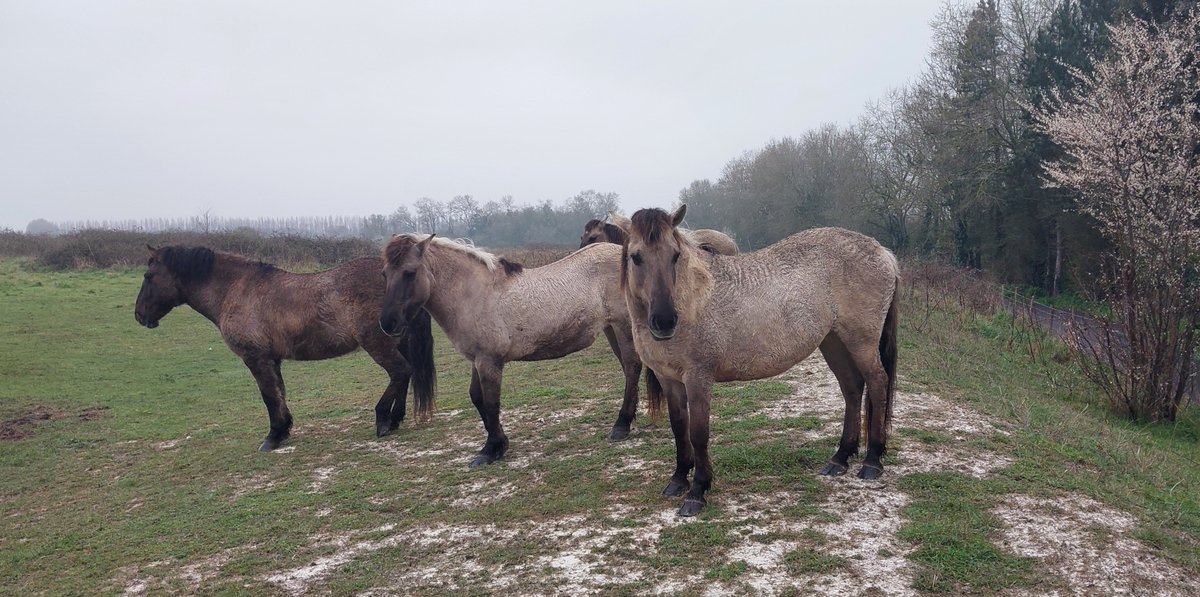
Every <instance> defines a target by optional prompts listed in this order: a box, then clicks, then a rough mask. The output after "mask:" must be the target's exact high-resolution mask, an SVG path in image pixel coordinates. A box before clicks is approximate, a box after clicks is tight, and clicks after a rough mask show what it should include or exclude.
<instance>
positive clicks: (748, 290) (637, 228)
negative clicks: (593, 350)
mask: <svg viewBox="0 0 1200 597" xmlns="http://www.w3.org/2000/svg"><path fill="white" fill-rule="evenodd" d="M684 213H685V206H680V208H679V209H678V210H677V211H676V212H675V213H674V214H668V213H666V212H664V211H662V210H660V209H643V210H641V211H638V212H637V213H635V214H634V215H633V218H632V220H631V222H630V226H629V229H628V231H627V232H628V234H629V238H628V240H627V241H626V244H625V248H624V252H623V254H622V258H621V259H622V261H621V280H622V285H623V288H624V290H625V299H626V302H627V303H628V306H629V314H630V317H631V318H632V320H633V332H634V342H635V344H636V345H637V350H638V354H639V355H641V358H642V361H643V362H644V363H645V364H646V365H647V366H649V367H650V368H652V369H653V370H654V372H655V373H656V374H657V375H658V377H659V379H660V380H661V381H662V384H663V391H664V394H665V395H666V398H667V407H668V412H669V414H670V419H671V430H672V431H673V432H674V435H675V454H676V456H675V473H674V474H673V475H672V476H671V481H670V482H669V483H668V484H667V486H666V488H665V489H664V490H663V495H665V496H678V495H681V494H682V493H683V492H684V491H685V490H686V491H687V497H686V498H685V499H684V501H683V504H682V506H681V507H680V508H679V515H680V516H693V515H695V514H697V513H698V512H700V510H701V509H702V508H703V507H704V504H705V498H704V494H705V492H707V491H708V489H709V487H710V486H711V484H712V463H711V461H710V459H709V455H708V435H709V403H710V401H711V400H712V384H713V382H720V381H745V380H753V379H762V378H765V377H771V376H773V375H778V374H780V373H783V372H784V371H786V370H788V368H790V367H792V366H793V365H795V364H796V363H798V362H800V361H802V360H804V359H805V358H806V357H808V355H810V354H811V353H812V352H813V351H814V350H817V349H820V351H821V354H822V356H824V357H825V362H826V363H828V364H829V368H830V369H832V370H833V373H834V376H836V377H837V380H838V385H839V386H840V387H841V390H842V395H843V397H844V398H845V401H846V410H845V416H844V418H843V421H842V437H841V442H840V443H839V445H838V449H837V452H836V453H834V455H833V458H831V459H830V461H829V463H828V464H826V465H825V467H824V469H823V470H822V471H821V472H822V474H825V475H840V474H843V473H845V472H846V470H847V469H848V468H849V461H848V460H849V458H850V456H851V455H853V454H855V453H857V451H858V447H859V441H860V431H861V428H860V411H861V410H862V408H861V407H862V402H863V392H864V384H865V390H866V393H867V396H868V399H867V401H866V413H865V415H864V416H863V418H865V420H866V427H867V437H866V440H867V454H866V457H865V458H864V459H863V463H862V468H861V469H859V471H858V476H859V477H860V478H863V479H875V478H877V477H879V475H881V474H882V473H883V464H882V462H881V458H882V457H883V455H884V452H885V451H886V449H887V435H888V429H889V427H890V425H891V418H892V402H893V397H894V394H895V383H896V322H897V302H898V300H899V295H898V284H899V280H900V270H899V266H898V265H897V263H896V258H895V256H893V255H892V253H891V252H890V251H888V250H887V249H885V248H883V247H882V246H880V245H879V243H878V242H876V241H875V240H874V239H871V238H869V237H866V236H863V235H861V234H858V233H856V232H851V231H849V230H843V229H840V228H818V229H814V230H807V231H804V232H800V233H798V234H794V235H792V236H789V237H787V238H785V239H783V240H781V241H779V242H777V243H775V244H773V245H770V246H768V247H766V248H764V249H761V250H759V251H755V252H753V253H744V254H741V255H738V256H735V257H726V256H723V255H714V254H711V253H708V252H705V251H702V250H700V249H699V248H698V247H697V246H696V244H695V243H694V241H692V240H691V239H689V238H688V237H687V236H686V235H684V234H681V233H680V231H679V228H678V227H679V223H680V222H681V221H682V220H683V215H684ZM693 468H695V476H694V478H693V479H692V481H691V484H690V487H689V483H688V474H689V473H690V472H691V470H692V469H693Z"/></svg>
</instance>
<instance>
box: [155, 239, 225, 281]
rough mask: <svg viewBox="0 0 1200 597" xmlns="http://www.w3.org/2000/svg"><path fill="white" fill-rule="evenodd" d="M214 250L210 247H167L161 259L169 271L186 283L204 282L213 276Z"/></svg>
mask: <svg viewBox="0 0 1200 597" xmlns="http://www.w3.org/2000/svg"><path fill="white" fill-rule="evenodd" d="M213 257H214V254H213V250H212V249H210V248H208V247H181V246H172V247H165V248H163V250H162V253H161V255H160V258H161V259H162V262H163V265H165V266H166V268H167V271H169V272H171V273H172V274H173V275H174V276H175V277H177V278H179V279H180V280H183V281H184V282H203V281H204V280H207V279H208V277H209V276H211V275H212V269H213Z"/></svg>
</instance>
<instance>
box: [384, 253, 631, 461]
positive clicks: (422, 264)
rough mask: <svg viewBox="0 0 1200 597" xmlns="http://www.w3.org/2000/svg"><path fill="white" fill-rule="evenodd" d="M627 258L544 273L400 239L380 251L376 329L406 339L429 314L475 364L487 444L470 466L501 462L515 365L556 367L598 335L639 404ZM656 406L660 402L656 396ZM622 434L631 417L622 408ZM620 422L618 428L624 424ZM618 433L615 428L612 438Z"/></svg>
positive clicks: (573, 263) (612, 256) (575, 261)
mask: <svg viewBox="0 0 1200 597" xmlns="http://www.w3.org/2000/svg"><path fill="white" fill-rule="evenodd" d="M620 257H621V249H620V247H617V246H614V245H610V244H603V243H602V244H597V245H593V246H590V247H585V248H583V249H580V250H578V251H575V252H574V253H571V254H570V255H567V256H566V257H564V258H562V259H560V260H558V261H555V262H554V263H551V264H549V265H543V266H542V267H537V268H532V269H524V268H522V267H521V266H520V265H518V264H515V263H512V262H510V261H508V260H506V259H503V258H501V257H498V256H496V255H492V254H491V253H485V252H483V251H480V250H478V249H475V248H473V247H469V246H466V245H463V244H460V243H457V242H454V241H450V240H446V239H442V238H435V237H433V236H425V235H416V234H401V235H398V236H395V237H393V238H392V240H391V241H390V242H388V245H387V247H385V248H384V259H385V262H386V269H384V276H385V277H386V279H387V293H386V294H385V298H384V303H383V309H382V311H381V312H380V314H379V326H380V327H381V328H383V330H384V331H385V332H388V333H403V330H404V329H405V328H406V327H407V326H408V325H411V324H410V323H409V322H411V321H412V318H413V317H414V316H415V315H416V314H417V313H419V312H420V311H421V310H422V309H424V310H428V311H429V313H430V314H431V315H433V318H434V319H435V320H436V321H437V322H438V325H439V326H441V327H442V330H444V331H445V332H446V336H447V337H449V339H450V343H451V344H453V345H454V348H455V349H457V350H458V352H459V353H460V354H462V355H463V356H464V357H465V358H466V359H467V360H468V361H470V362H471V388H470V393H471V402H472V404H474V405H475V408H476V410H478V411H479V417H480V418H481V419H482V420H483V426H484V429H485V430H486V431H487V441H486V442H485V443H484V445H483V449H481V450H480V451H479V455H478V456H477V457H476V458H475V460H474V461H472V462H471V467H472V468H475V467H479V466H483V465H486V464H490V463H491V462H493V461H496V460H499V459H501V458H503V457H504V453H505V451H507V450H508V436H507V435H506V434H505V433H504V427H503V426H502V425H501V424H500V382H501V378H502V377H503V375H504V364H505V363H508V362H511V361H541V360H546V359H557V358H560V357H564V356H566V355H569V354H571V353H573V352H578V351H580V350H583V349H585V348H587V347H588V346H591V345H592V343H593V342H595V341H596V336H598V335H599V334H600V332H604V334H605V335H606V336H607V337H608V339H609V341H610V342H611V343H612V346H613V349H614V351H615V352H616V353H617V357H618V359H619V360H620V361H621V369H622V371H623V372H624V373H625V402H624V404H626V405H630V404H632V405H634V406H636V405H637V391H638V376H639V375H640V374H641V372H642V362H641V361H640V360H638V356H637V352H636V351H635V350H634V348H633V338H632V337H631V334H630V330H629V309H628V308H627V307H626V306H625V298H624V296H622V294H621V279H620V278H621V272H620V269H621V261H620ZM650 398H651V400H652V401H653V400H655V397H654V396H653V395H651V397H650ZM625 415H628V416H629V419H626V420H624V424H625V427H624V429H623V432H624V433H628V431H629V427H628V423H629V421H631V420H632V413H627V412H626V411H625V410H624V409H622V416H625ZM622 420H623V419H621V418H618V421H617V423H618V426H619V425H620V424H621V423H622ZM618 426H614V428H613V433H614V434H616V433H617V432H618V431H622V430H620V429H618Z"/></svg>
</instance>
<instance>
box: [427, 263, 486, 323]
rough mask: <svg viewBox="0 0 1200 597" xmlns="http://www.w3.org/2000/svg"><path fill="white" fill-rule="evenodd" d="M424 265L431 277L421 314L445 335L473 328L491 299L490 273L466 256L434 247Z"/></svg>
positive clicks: (484, 266) (483, 266)
mask: <svg viewBox="0 0 1200 597" xmlns="http://www.w3.org/2000/svg"><path fill="white" fill-rule="evenodd" d="M425 265H426V267H428V268H429V273H430V274H432V275H433V285H432V287H431V288H430V291H429V300H428V301H427V302H426V303H425V310H427V311H429V314H430V315H431V316H433V319H434V320H435V321H437V322H438V325H439V326H441V327H442V329H444V330H446V333H447V334H455V333H457V332H459V331H460V330H463V329H469V328H471V327H473V326H472V322H473V321H475V319H476V316H477V315H478V314H479V313H481V312H482V311H483V310H484V309H486V308H487V306H488V305H487V303H489V302H490V301H491V299H492V293H491V285H492V272H491V271H490V270H488V268H487V266H486V265H484V264H482V263H480V262H479V261H478V260H476V259H475V258H474V257H472V256H470V255H466V254H464V253H461V252H459V251H455V250H454V249H446V248H440V247H436V245H435V246H431V247H430V248H429V250H427V252H426V254H425Z"/></svg>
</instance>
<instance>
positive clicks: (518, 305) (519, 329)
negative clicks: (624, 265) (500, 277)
mask: <svg viewBox="0 0 1200 597" xmlns="http://www.w3.org/2000/svg"><path fill="white" fill-rule="evenodd" d="M620 259H621V247H619V246H617V245H613V244H610V243H596V244H591V245H587V246H586V247H583V248H582V249H579V250H577V251H574V252H573V253H571V254H570V255H568V256H566V257H564V258H562V259H560V260H558V261H555V262H553V263H550V264H547V265H543V266H541V267H537V268H532V269H527V270H525V271H523V272H521V273H520V274H517V275H516V276H515V277H514V278H513V279H512V280H511V281H510V282H509V284H508V285H507V286H506V287H505V288H504V292H503V295H502V296H501V297H500V301H499V304H498V311H499V312H498V313H497V316H498V317H500V318H501V319H502V320H503V322H504V327H505V328H506V329H507V330H508V335H509V338H510V343H511V345H512V346H511V348H510V351H509V355H508V356H509V358H511V359H512V360H541V359H551V358H558V357H561V356H565V355H567V354H570V353H572V352H576V351H579V350H582V349H584V348H587V347H588V346H590V345H591V344H592V342H594V341H595V339H596V336H597V334H599V333H600V331H601V330H602V329H603V328H604V325H605V324H606V323H607V322H609V321H612V320H613V318H614V317H619V316H620V315H621V314H623V313H625V310H624V297H623V295H622V294H621V290H620ZM617 307H620V308H621V309H620V310H618V309H617ZM627 317H628V316H627V315H626V318H627Z"/></svg>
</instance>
